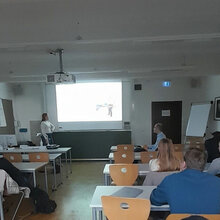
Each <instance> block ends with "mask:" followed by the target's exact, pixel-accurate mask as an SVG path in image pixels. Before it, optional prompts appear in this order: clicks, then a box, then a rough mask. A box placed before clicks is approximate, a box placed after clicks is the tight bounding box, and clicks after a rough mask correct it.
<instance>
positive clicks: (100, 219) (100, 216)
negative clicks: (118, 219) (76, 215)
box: [99, 210, 103, 220]
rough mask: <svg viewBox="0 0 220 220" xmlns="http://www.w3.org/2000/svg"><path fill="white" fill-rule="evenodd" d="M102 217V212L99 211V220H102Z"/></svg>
mask: <svg viewBox="0 0 220 220" xmlns="http://www.w3.org/2000/svg"><path fill="white" fill-rule="evenodd" d="M102 219H103V216H102V210H100V211H99V220H102Z"/></svg>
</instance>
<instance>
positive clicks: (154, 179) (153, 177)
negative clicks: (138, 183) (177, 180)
mask: <svg viewBox="0 0 220 220" xmlns="http://www.w3.org/2000/svg"><path fill="white" fill-rule="evenodd" d="M177 172H179V171H169V172H153V171H150V172H149V173H147V175H146V177H145V180H144V182H143V186H158V185H159V184H160V183H161V182H162V181H163V179H164V178H165V177H166V176H169V175H171V174H174V173H177Z"/></svg>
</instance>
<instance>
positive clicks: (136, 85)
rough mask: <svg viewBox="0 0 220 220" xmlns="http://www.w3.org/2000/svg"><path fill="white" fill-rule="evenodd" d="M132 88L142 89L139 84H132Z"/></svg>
mask: <svg viewBox="0 0 220 220" xmlns="http://www.w3.org/2000/svg"><path fill="white" fill-rule="evenodd" d="M134 90H142V85H141V84H134Z"/></svg>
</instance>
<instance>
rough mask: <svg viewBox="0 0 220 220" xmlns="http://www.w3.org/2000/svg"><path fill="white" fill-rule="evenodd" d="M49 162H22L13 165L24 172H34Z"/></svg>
mask: <svg viewBox="0 0 220 220" xmlns="http://www.w3.org/2000/svg"><path fill="white" fill-rule="evenodd" d="M47 164H48V163H47V162H21V163H13V165H14V166H15V167H16V168H17V169H19V170H20V171H23V172H33V171H35V170H38V169H40V168H42V167H44V166H46V165H47Z"/></svg>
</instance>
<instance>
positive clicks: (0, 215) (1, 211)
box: [0, 193, 4, 220]
mask: <svg viewBox="0 0 220 220" xmlns="http://www.w3.org/2000/svg"><path fill="white" fill-rule="evenodd" d="M2 196H3V195H2V193H0V217H1V218H0V219H1V220H4V211H3V205H2V201H3V199H2Z"/></svg>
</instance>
